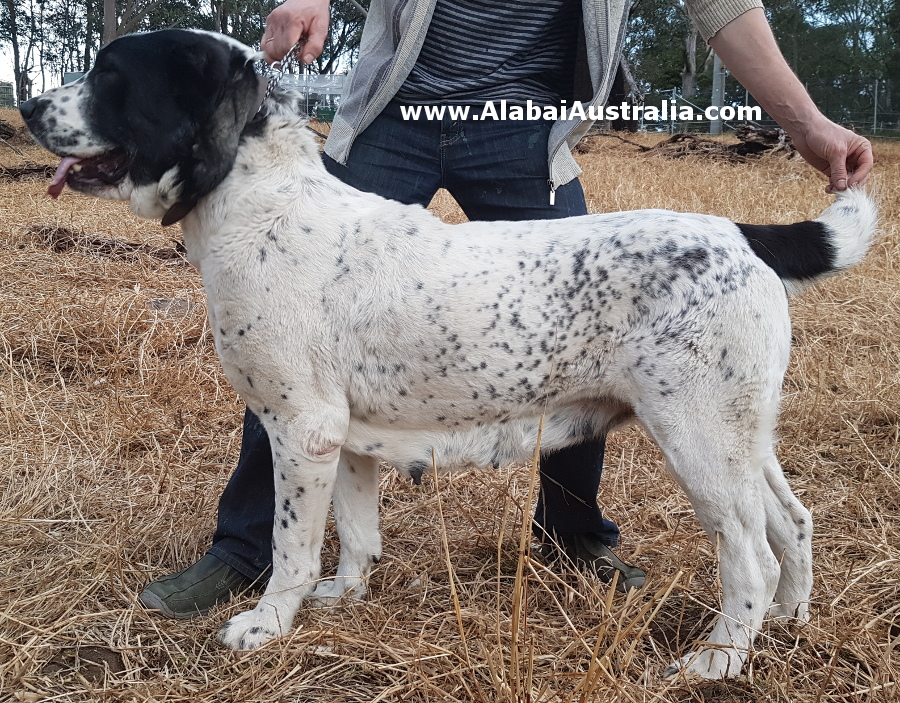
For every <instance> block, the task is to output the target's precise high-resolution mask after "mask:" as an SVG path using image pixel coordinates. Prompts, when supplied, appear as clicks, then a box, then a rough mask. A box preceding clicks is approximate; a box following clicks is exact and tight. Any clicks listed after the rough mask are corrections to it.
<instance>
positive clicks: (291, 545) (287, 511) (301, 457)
mask: <svg viewBox="0 0 900 703" xmlns="http://www.w3.org/2000/svg"><path fill="white" fill-rule="evenodd" d="M267 420H268V421H267ZM263 422H264V424H265V426H266V430H267V432H268V434H269V438H270V440H271V442H272V458H273V460H274V467H275V525H274V530H273V533H272V576H271V578H270V579H269V583H268V585H267V587H266V591H265V593H264V594H263V596H262V598H261V599H260V601H259V604H258V605H257V606H256V607H255V608H254V609H253V610H248V611H247V612H244V613H241V614H240V615H237V616H235V617H233V618H231V620H229V621H228V622H227V623H225V625H223V626H222V629H221V630H220V631H219V639H220V640H221V641H222V643H223V644H225V645H226V646H228V647H230V648H231V649H255V648H257V647H259V646H260V645H262V644H264V643H265V642H267V641H269V640H270V639H273V638H275V637H279V636H281V635H284V634H286V633H287V632H288V631H289V630H290V628H291V624H292V622H293V620H294V615H296V613H297V610H298V609H299V607H300V603H301V602H302V601H303V598H304V597H305V596H307V595H309V593H311V592H312V590H313V588H314V587H315V585H316V581H317V580H318V578H319V571H320V568H321V550H322V541H323V539H324V536H325V519H326V517H327V515H328V507H329V505H330V504H331V496H332V492H333V490H334V483H335V477H336V476H337V466H338V458H339V456H340V444H339V443H338V442H335V441H333V440H327V439H324V437H327V436H328V435H323V434H322V433H319V432H315V433H311V432H309V431H304V429H305V428H304V427H302V426H301V427H298V426H297V425H299V424H300V423H283V422H277V423H276V422H273V421H271V420H269V419H268V418H264V419H263Z"/></svg>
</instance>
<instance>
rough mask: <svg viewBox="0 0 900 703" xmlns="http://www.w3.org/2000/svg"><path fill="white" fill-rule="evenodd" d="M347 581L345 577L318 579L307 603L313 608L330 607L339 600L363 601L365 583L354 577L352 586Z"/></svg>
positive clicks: (349, 601) (346, 601)
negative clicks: (330, 579) (331, 579)
mask: <svg viewBox="0 0 900 703" xmlns="http://www.w3.org/2000/svg"><path fill="white" fill-rule="evenodd" d="M348 581H349V580H348V579H346V578H336V579H334V580H333V581H320V582H319V583H318V584H317V585H316V590H315V591H313V593H312V595H311V596H310V600H309V604H310V605H312V606H313V607H314V608H330V607H332V606H334V605H337V604H338V603H339V602H341V601H343V602H344V603H353V602H360V601H364V600H365V599H366V587H365V584H363V583H362V582H361V581H359V580H358V579H354V581H355V582H356V585H355V586H352V585H350V584H349V583H348Z"/></svg>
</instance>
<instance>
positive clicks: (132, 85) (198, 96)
mask: <svg viewBox="0 0 900 703" xmlns="http://www.w3.org/2000/svg"><path fill="white" fill-rule="evenodd" d="M254 58H255V54H254V52H253V50H252V49H250V48H249V47H247V46H244V45H243V44H241V43H239V42H237V41H234V40H232V39H230V38H228V37H225V36H223V35H219V34H214V33H211V32H201V31H192V30H163V31H159V32H149V33H146V34H133V35H129V36H125V37H122V38H121V39H117V40H116V41H114V42H112V43H110V44H109V45H107V46H105V47H104V48H103V49H101V50H100V52H99V53H98V54H97V60H96V62H95V64H94V67H93V68H92V69H91V70H90V72H89V73H88V74H87V75H86V76H85V77H84V78H83V79H81V80H79V81H78V82H76V83H72V84H70V85H66V86H63V87H61V88H55V89H53V90H49V91H47V92H46V93H44V94H42V95H40V96H39V97H37V98H32V99H31V100H28V101H27V102H25V103H23V104H22V106H21V112H22V116H23V117H24V118H25V122H26V123H27V124H28V128H29V129H30V130H31V133H32V134H33V135H34V137H35V139H36V140H37V141H38V142H39V143H40V144H41V145H42V146H44V147H45V148H47V149H49V150H50V151H52V152H53V153H54V154H56V155H58V156H61V157H63V158H62V162H61V163H60V165H59V168H58V169H57V171H56V175H55V176H54V179H53V182H52V183H51V185H50V188H49V193H50V194H51V195H52V196H54V197H56V196H58V195H59V193H60V192H62V189H63V188H64V187H65V185H66V184H68V185H69V186H70V187H72V188H73V189H75V190H78V191H81V192H83V193H88V194H91V195H96V196H99V197H102V198H112V199H117V200H130V201H131V209H132V210H133V211H134V212H135V213H137V214H138V215H141V216H142V217H149V218H162V220H163V224H171V223H172V222H176V221H177V220H179V219H181V218H182V217H184V215H186V214H187V213H188V212H189V211H190V209H191V208H192V207H193V206H194V204H195V203H196V202H197V200H198V199H199V198H201V197H203V196H204V195H206V194H207V193H209V192H210V191H211V190H212V189H213V188H215V187H216V186H217V185H218V184H219V183H221V182H222V180H223V179H224V178H225V176H226V175H227V174H228V172H229V171H230V170H231V167H232V164H233V163H234V158H235V155H236V153H237V149H238V144H239V140H240V135H241V131H242V130H243V128H244V126H245V125H246V124H247V122H248V121H249V120H250V119H252V118H253V116H254V114H255V113H256V110H257V108H258V106H259V103H260V101H261V99H262V95H263V92H264V91H265V80H264V79H263V78H261V77H260V76H259V75H258V74H257V73H256V72H255V71H254V66H253V64H254Z"/></svg>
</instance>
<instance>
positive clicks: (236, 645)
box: [219, 606, 290, 650]
mask: <svg viewBox="0 0 900 703" xmlns="http://www.w3.org/2000/svg"><path fill="white" fill-rule="evenodd" d="M285 627H290V623H287V625H286V626H285ZM283 634H285V633H284V632H283V631H282V628H281V626H280V624H279V622H278V617H277V615H276V612H275V608H273V607H271V606H268V607H266V608H265V609H264V610H263V611H262V612H260V610H259V606H257V607H256V608H254V609H253V610H248V611H246V612H244V613H241V614H240V615H235V616H234V617H233V618H231V620H229V621H228V622H226V623H225V624H224V625H222V627H221V628H219V642H221V643H222V644H224V645H225V646H226V647H228V648H229V649H235V650H248V649H256V648H257V647H261V646H262V645H264V644H265V643H266V642H268V641H269V640H273V639H275V638H276V637H280V636H281V635H283Z"/></svg>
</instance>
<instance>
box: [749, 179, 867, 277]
mask: <svg viewBox="0 0 900 703" xmlns="http://www.w3.org/2000/svg"><path fill="white" fill-rule="evenodd" d="M738 229H740V230H741V234H743V235H744V237H746V239H747V242H748V243H749V244H750V248H751V249H752V250H753V252H754V253H755V254H756V255H757V256H758V257H759V258H760V259H762V260H763V261H764V262H766V264H768V265H769V267H771V268H772V270H773V271H775V273H777V274H778V275H779V276H780V277H781V279H782V280H783V281H784V284H785V286H786V287H787V289H788V291H789V292H791V293H797V292H799V291H800V290H802V289H803V288H806V287H807V286H810V285H812V284H813V283H815V282H816V281H818V280H819V279H822V278H825V277H827V276H831V275H833V274H835V273H839V272H840V271H843V270H844V269H848V268H850V267H851V266H853V265H854V264H857V263H859V262H860V261H862V258H863V257H864V256H865V255H866V252H867V251H868V250H869V246H870V245H871V244H872V240H873V239H874V237H875V233H876V231H877V229H878V208H877V207H876V206H875V203H874V202H873V200H872V199H871V198H870V197H869V196H868V195H867V194H866V192H865V191H864V190H855V189H850V190H845V191H842V192H839V193H838V196H837V200H835V201H834V203H832V204H831V206H830V207H828V209H827V210H825V212H823V213H822V214H821V215H819V218H818V219H816V220H810V221H807V222H797V223H795V224H793V225H742V224H738Z"/></svg>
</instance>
